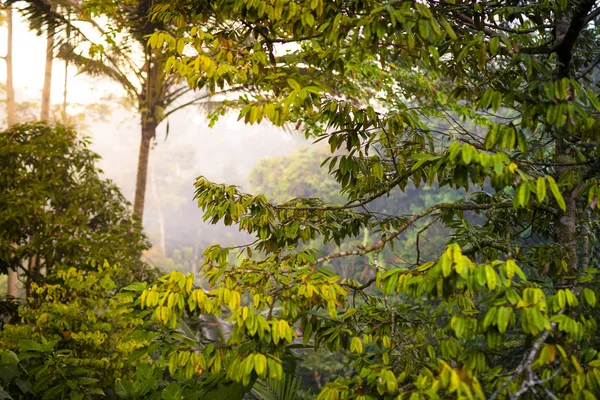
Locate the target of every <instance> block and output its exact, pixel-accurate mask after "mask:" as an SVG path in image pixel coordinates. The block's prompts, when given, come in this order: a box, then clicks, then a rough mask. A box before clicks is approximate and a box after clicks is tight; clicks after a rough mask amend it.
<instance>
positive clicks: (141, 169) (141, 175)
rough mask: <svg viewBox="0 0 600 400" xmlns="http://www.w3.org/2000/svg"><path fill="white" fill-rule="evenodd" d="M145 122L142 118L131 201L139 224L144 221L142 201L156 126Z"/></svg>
mask: <svg viewBox="0 0 600 400" xmlns="http://www.w3.org/2000/svg"><path fill="white" fill-rule="evenodd" d="M145 121H146V118H145V116H142V141H141V142H140V153H139V158H138V170H137V179H136V182H135V199H134V201H133V212H134V213H135V214H136V215H137V216H138V218H139V219H140V222H143V219H144V201H145V199H146V180H147V176H148V159H149V157H150V144H151V142H152V139H153V138H154V136H155V134H156V125H154V124H153V123H149V122H145Z"/></svg>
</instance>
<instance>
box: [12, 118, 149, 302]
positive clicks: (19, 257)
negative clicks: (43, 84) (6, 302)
mask: <svg viewBox="0 0 600 400" xmlns="http://www.w3.org/2000/svg"><path fill="white" fill-rule="evenodd" d="M88 145H89V143H88V141H87V140H86V139H82V138H80V137H78V136H77V134H76V133H75V132H74V131H72V130H70V129H67V128H64V127H62V126H49V125H45V124H41V123H32V124H26V125H16V126H14V127H12V128H11V129H9V130H7V131H5V132H3V133H2V135H0V205H1V206H0V272H3V273H6V271H7V269H8V268H12V269H19V272H20V273H21V275H22V276H23V278H24V280H25V286H26V288H27V289H28V290H29V288H30V286H31V285H32V284H33V283H34V282H40V279H41V278H42V275H43V273H46V274H48V275H50V274H52V273H53V272H54V270H55V269H56V268H57V266H58V265H77V266H81V267H82V268H84V267H85V265H86V260H88V258H92V259H98V260H105V259H109V260H111V261H113V262H115V263H122V264H123V265H126V266H127V268H128V270H127V271H125V270H124V269H119V270H118V272H119V273H120V276H117V277H115V279H116V280H117V282H120V285H121V286H123V285H124V284H126V283H127V282H132V281H133V280H136V279H137V280H140V279H148V278H149V277H150V276H152V275H148V273H149V270H148V269H147V268H146V267H145V265H144V264H143V263H142V262H141V261H140V255H141V252H142V251H143V250H145V249H147V248H148V242H147V240H146V239H145V237H144V235H143V233H142V232H141V228H140V225H139V223H137V222H136V221H134V219H133V217H132V215H131V211H130V208H129V207H130V206H129V204H128V203H127V201H126V200H125V199H124V197H123V196H122V194H121V193H120V191H119V189H118V188H117V187H116V186H115V185H113V184H112V183H111V182H110V181H106V180H103V179H101V178H100V176H99V173H100V172H101V171H99V170H98V169H97V167H96V164H95V163H96V161H97V160H98V158H99V156H98V155H96V154H95V153H93V152H92V151H90V150H89V149H88Z"/></svg>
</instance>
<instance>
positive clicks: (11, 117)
mask: <svg viewBox="0 0 600 400" xmlns="http://www.w3.org/2000/svg"><path fill="white" fill-rule="evenodd" d="M6 29H7V42H6V57H4V60H5V61H6V122H7V123H8V126H9V127H11V126H13V125H14V124H16V123H17V103H16V101H15V88H14V85H13V64H12V54H13V49H12V47H13V46H12V45H13V18H12V8H11V7H6ZM18 284H19V274H18V272H17V271H16V270H14V271H13V270H12V269H9V270H8V288H7V294H8V295H9V296H11V297H17V295H18V287H19V286H18Z"/></svg>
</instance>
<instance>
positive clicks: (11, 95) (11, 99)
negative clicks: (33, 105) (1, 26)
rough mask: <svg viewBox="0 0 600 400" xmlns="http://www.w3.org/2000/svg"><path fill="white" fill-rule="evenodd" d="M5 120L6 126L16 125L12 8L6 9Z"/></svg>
mask: <svg viewBox="0 0 600 400" xmlns="http://www.w3.org/2000/svg"><path fill="white" fill-rule="evenodd" d="M6 29H7V31H8V32H7V39H6V57H4V60H5V61H6V107H7V110H6V120H7V122H8V126H9V127H10V126H13V125H14V124H16V123H17V103H16V101H15V88H14V84H13V63H12V53H13V51H12V47H13V18H12V7H7V8H6Z"/></svg>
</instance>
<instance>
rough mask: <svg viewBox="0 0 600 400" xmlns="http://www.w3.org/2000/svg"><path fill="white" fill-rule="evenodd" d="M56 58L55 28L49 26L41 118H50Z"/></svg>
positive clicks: (46, 119) (45, 119)
mask: <svg viewBox="0 0 600 400" xmlns="http://www.w3.org/2000/svg"><path fill="white" fill-rule="evenodd" d="M53 59H54V28H53V27H51V26H48V37H47V39H46V70H45V73H44V89H43V90H42V112H41V115H40V119H41V120H42V121H48V120H49V119H50V92H51V89H52V61H53Z"/></svg>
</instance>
